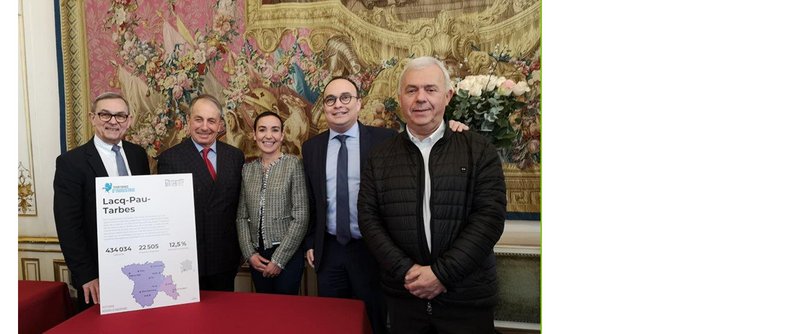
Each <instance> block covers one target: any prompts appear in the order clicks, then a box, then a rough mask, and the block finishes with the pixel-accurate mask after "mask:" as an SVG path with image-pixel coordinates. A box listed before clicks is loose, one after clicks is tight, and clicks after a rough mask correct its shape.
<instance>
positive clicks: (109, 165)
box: [94, 136, 131, 176]
mask: <svg viewBox="0 0 800 334" xmlns="http://www.w3.org/2000/svg"><path fill="white" fill-rule="evenodd" d="M111 146H112V145H111V144H109V143H106V142H104V141H103V140H102V139H100V138H97V136H94V147H95V148H97V153H100V159H102V160H103V166H104V167H105V168H106V173H108V176H119V172H118V171H117V154H116V153H114V151H112V150H111ZM116 146H119V153H120V154H122V160H124V161H125V170H127V171H128V175H131V167H130V165H128V157H127V156H125V149H123V148H122V141H120V142H119V143H117V145H116Z"/></svg>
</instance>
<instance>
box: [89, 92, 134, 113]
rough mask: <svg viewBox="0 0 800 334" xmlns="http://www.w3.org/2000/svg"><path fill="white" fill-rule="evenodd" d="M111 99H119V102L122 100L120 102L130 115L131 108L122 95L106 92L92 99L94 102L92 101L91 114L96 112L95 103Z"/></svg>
mask: <svg viewBox="0 0 800 334" xmlns="http://www.w3.org/2000/svg"><path fill="white" fill-rule="evenodd" d="M111 99H120V100H122V102H125V109H128V114H130V113H131V107H130V106H129V105H128V100H126V99H125V97H123V96H122V94H119V93H114V92H106V93H102V94H100V95H97V97H96V98H94V101H92V113H95V112H97V110H96V109H97V102H100V101H102V100H111Z"/></svg>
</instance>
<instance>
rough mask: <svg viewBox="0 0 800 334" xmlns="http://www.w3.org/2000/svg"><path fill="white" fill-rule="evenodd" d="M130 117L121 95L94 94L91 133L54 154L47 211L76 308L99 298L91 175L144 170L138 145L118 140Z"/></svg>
mask: <svg viewBox="0 0 800 334" xmlns="http://www.w3.org/2000/svg"><path fill="white" fill-rule="evenodd" d="M131 116H132V115H131V113H130V110H129V108H128V101H127V100H125V98H124V97H122V95H120V94H117V93H104V94H100V95H99V96H97V98H95V99H94V102H92V113H91V115H90V116H89V117H90V119H91V121H92V127H94V137H92V139H91V140H89V141H88V142H87V143H86V144H83V145H81V146H79V147H76V148H74V149H72V150H70V151H69V152H66V153H64V154H62V155H60V156H59V157H58V158H56V175H55V178H54V179H53V191H54V193H55V194H54V196H53V214H54V216H55V220H56V231H57V232H58V242H59V243H60V244H61V252H62V253H64V260H65V261H66V262H67V267H68V268H69V271H70V274H71V276H70V283H71V284H72V286H73V287H74V288H75V290H77V292H78V311H83V310H85V309H87V308H89V306H91V305H90V304H89V303H90V301H91V302H93V303H94V304H99V303H100V279H99V268H98V264H97V263H98V262H97V261H98V259H97V207H96V197H95V192H96V191H97V188H96V187H95V178H97V177H105V176H126V175H147V174H150V166H149V163H148V161H147V153H145V151H144V149H143V148H142V147H140V146H139V145H136V144H134V143H130V142H127V141H124V140H122V138H123V137H125V132H126V131H127V130H128V127H130V125H131V124H132V123H133V119H132V117H131Z"/></svg>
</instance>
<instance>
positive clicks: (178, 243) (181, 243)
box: [169, 241, 186, 248]
mask: <svg viewBox="0 0 800 334" xmlns="http://www.w3.org/2000/svg"><path fill="white" fill-rule="evenodd" d="M169 247H170V248H175V247H186V241H170V242H169Z"/></svg>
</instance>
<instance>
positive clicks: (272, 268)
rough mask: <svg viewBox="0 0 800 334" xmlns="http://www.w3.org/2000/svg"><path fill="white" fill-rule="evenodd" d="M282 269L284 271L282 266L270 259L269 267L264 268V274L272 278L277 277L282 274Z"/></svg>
mask: <svg viewBox="0 0 800 334" xmlns="http://www.w3.org/2000/svg"><path fill="white" fill-rule="evenodd" d="M281 271H282V270H281V267H278V265H277V264H275V262H274V261H269V264H267V269H264V274H263V275H264V277H270V278H272V277H277V276H278V275H280V274H281Z"/></svg>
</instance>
